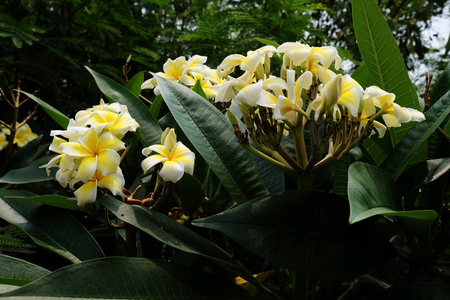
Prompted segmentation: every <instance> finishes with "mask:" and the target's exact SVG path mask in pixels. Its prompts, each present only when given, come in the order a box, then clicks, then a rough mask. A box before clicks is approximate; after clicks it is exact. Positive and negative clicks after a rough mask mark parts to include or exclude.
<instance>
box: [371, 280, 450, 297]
mask: <svg viewBox="0 0 450 300" xmlns="http://www.w3.org/2000/svg"><path fill="white" fill-rule="evenodd" d="M378 299H383V300H430V299H433V300H447V299H450V286H449V285H447V284H443V283H437V282H420V283H408V284H402V285H397V286H393V287H391V288H389V289H387V290H384V291H382V292H380V293H377V294H375V295H374V296H373V297H371V298H370V300H378Z"/></svg>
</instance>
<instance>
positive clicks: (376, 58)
mask: <svg viewBox="0 0 450 300" xmlns="http://www.w3.org/2000/svg"><path fill="white" fill-rule="evenodd" d="M352 16H353V28H354V30H355V36H356V40H357V42H358V47H359V51H360V53H361V56H362V58H363V60H364V63H365V65H366V66H367V68H368V69H369V71H370V74H371V78H372V80H373V81H372V82H371V85H377V86H379V87H380V88H382V89H383V90H385V91H388V92H390V93H394V94H395V95H396V99H395V102H396V103H397V104H399V105H401V106H403V107H410V108H414V109H418V110H420V105H419V99H418V96H417V92H416V90H415V88H414V86H413V84H412V83H411V80H410V79H409V76H408V71H407V70H406V66H405V63H404V61H403V57H402V55H401V53H400V50H399V48H398V46H397V42H396V41H395V38H394V37H393V35H392V32H391V30H390V28H389V26H388V24H387V22H386V20H385V19H384V15H383V13H382V12H381V10H380V9H379V8H378V6H377V5H376V3H375V2H374V1H373V0H352ZM412 125H413V124H411V123H407V124H403V125H402V127H400V128H398V129H391V130H390V133H391V139H392V144H393V145H395V144H397V143H398V142H399V141H400V140H401V138H402V137H403V136H404V135H405V134H406V132H407V131H408V130H409V129H410V128H411V127H412Z"/></svg>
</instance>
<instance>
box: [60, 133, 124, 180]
mask: <svg viewBox="0 0 450 300" xmlns="http://www.w3.org/2000/svg"><path fill="white" fill-rule="evenodd" d="M59 148H60V149H61V152H62V153H63V154H66V155H69V156H72V157H74V158H78V159H80V160H81V161H80V165H79V166H78V172H77V178H78V179H80V180H81V181H83V182H86V181H88V180H89V179H90V178H92V176H94V174H95V172H96V171H97V170H99V171H100V172H101V173H102V174H103V175H104V176H108V175H110V174H112V173H114V172H116V170H117V167H118V166H119V163H120V155H119V154H118V153H117V151H119V150H121V149H125V146H124V143H123V142H122V141H121V140H120V139H118V138H117V137H115V136H114V135H113V134H112V133H110V132H105V133H103V134H101V135H99V134H98V133H97V132H95V131H94V130H92V129H90V130H88V131H87V132H86V135H84V136H82V137H79V138H78V139H77V141H75V142H67V143H62V144H60V146H59Z"/></svg>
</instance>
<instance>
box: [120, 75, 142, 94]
mask: <svg viewBox="0 0 450 300" xmlns="http://www.w3.org/2000/svg"><path fill="white" fill-rule="evenodd" d="M144 73H145V71H141V72H139V73H136V74H134V76H133V77H131V79H130V80H129V81H128V82H127V84H126V85H125V87H126V88H127V89H128V90H129V91H130V92H131V93H132V94H133V95H134V96H136V97H139V95H140V94H141V85H142V83H144Z"/></svg>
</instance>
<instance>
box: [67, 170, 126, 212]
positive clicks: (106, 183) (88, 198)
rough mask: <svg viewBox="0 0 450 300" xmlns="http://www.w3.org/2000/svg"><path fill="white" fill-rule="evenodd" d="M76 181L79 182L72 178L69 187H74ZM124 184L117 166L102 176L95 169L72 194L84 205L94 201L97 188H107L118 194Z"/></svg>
mask: <svg viewBox="0 0 450 300" xmlns="http://www.w3.org/2000/svg"><path fill="white" fill-rule="evenodd" d="M77 182H79V179H78V178H74V179H72V180H71V181H70V187H71V188H72V189H74V185H75V184H76V183H77ZM124 185H125V179H124V177H123V174H122V170H121V169H120V168H119V167H117V169H116V170H115V171H114V172H113V173H111V174H109V175H108V176H104V175H103V174H102V173H101V172H100V171H95V173H94V175H93V176H92V177H91V178H90V179H89V180H88V181H86V182H85V183H83V185H81V186H80V187H79V188H78V189H77V190H76V191H75V192H74V195H75V197H76V198H77V201H78V202H77V204H78V205H79V206H84V205H86V204H88V203H93V202H95V200H96V199H97V188H104V189H108V190H109V191H111V193H112V194H113V195H120V194H121V193H122V190H123V187H124Z"/></svg>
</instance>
